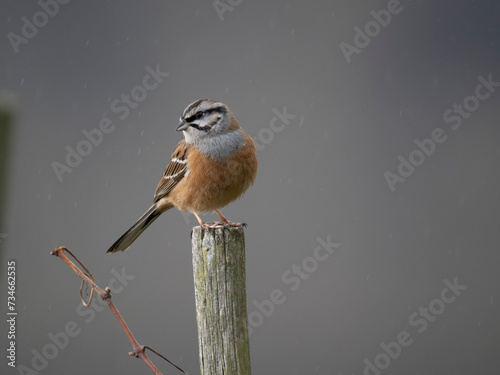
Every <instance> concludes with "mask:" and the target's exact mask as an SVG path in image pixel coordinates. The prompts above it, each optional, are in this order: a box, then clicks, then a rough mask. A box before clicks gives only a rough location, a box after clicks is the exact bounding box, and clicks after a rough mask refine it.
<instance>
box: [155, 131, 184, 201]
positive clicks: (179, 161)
mask: <svg viewBox="0 0 500 375" xmlns="http://www.w3.org/2000/svg"><path fill="white" fill-rule="evenodd" d="M188 152H189V148H188V146H187V145H186V142H184V139H182V140H181V141H180V142H179V143H178V144H177V146H176V147H175V150H174V152H173V153H172V157H171V158H170V161H169V162H168V164H167V167H166V168H165V172H163V176H162V178H161V179H160V182H158V186H157V187H156V191H155V198H154V202H155V203H156V202H158V201H159V200H160V199H161V198H163V197H164V196H166V195H168V193H170V192H171V191H172V189H173V188H174V187H175V186H176V185H177V184H178V183H179V181H180V180H182V179H183V178H184V176H185V175H186V174H187V172H188V168H187V154H188Z"/></svg>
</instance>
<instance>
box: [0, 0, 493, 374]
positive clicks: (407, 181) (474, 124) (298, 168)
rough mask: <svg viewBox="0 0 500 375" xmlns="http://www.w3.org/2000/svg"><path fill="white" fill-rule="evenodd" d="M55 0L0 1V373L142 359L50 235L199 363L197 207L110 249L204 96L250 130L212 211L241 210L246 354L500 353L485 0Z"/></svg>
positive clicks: (429, 358) (157, 343) (288, 358)
mask: <svg viewBox="0 0 500 375" xmlns="http://www.w3.org/2000/svg"><path fill="white" fill-rule="evenodd" d="M63 3H65V2H64V1H62V0H61V2H60V3H55V2H54V1H50V0H42V1H40V2H35V1H4V2H2V4H1V5H0V14H1V19H2V22H1V32H0V35H1V38H0V43H1V47H0V48H1V56H0V67H1V71H0V89H1V90H2V91H3V92H4V97H10V98H11V99H9V100H8V101H7V104H5V103H3V104H2V108H6V110H7V111H13V112H14V122H13V125H12V132H11V141H12V142H11V145H10V151H11V153H10V155H9V158H8V162H9V169H8V180H7V181H8V184H7V196H6V203H7V204H6V210H5V212H4V213H3V218H4V220H3V221H2V226H1V227H0V241H2V243H1V244H0V246H2V248H3V250H2V270H1V274H2V275H3V276H2V282H1V283H0V285H2V291H1V296H2V299H1V304H2V306H3V307H2V311H4V313H3V318H2V319H1V321H2V326H1V327H2V338H1V343H2V345H1V353H2V355H1V357H2V358H1V362H2V363H1V366H2V367H1V368H2V370H1V372H2V373H7V374H11V373H12V374H15V373H19V374H22V373H30V372H28V371H29V369H31V370H34V371H36V373H40V374H66V373H72V374H89V373H113V374H137V373H144V374H145V373H149V369H147V368H146V366H145V365H144V364H143V363H142V361H140V360H137V359H133V358H131V357H129V356H128V355H127V353H128V351H130V348H131V346H130V343H129V341H128V340H127V338H126V336H125V334H124V333H123V332H122V331H121V329H120V327H119V325H118V323H117V322H116V320H115V318H114V317H113V315H112V314H111V313H110V312H109V311H107V309H103V308H102V307H101V305H100V304H97V305H95V306H94V307H93V308H91V309H90V310H87V309H83V308H81V307H79V305H80V303H79V296H78V288H79V285H80V282H79V279H78V278H77V276H76V275H75V274H74V273H73V272H72V271H71V270H70V269H69V268H68V267H67V266H66V265H65V264H64V263H63V262H62V261H61V260H59V259H57V258H54V257H51V256H50V255H49V252H50V251H51V250H53V249H54V248H56V247H59V246H61V245H66V246H68V247H69V248H70V249H71V250H72V251H73V252H75V253H76V254H77V256H78V257H79V258H80V259H81V260H82V261H83V262H84V263H85V265H86V266H87V267H88V268H89V269H90V270H91V272H92V273H93V275H94V277H95V279H96V281H97V282H98V283H99V284H100V285H101V286H103V287H104V286H106V285H110V284H111V285H114V287H115V288H116V289H118V290H119V292H118V293H115V294H114V301H115V303H116V305H117V307H118V309H119V310H120V311H121V312H122V314H123V316H124V318H125V320H126V322H127V323H128V324H129V326H130V328H131V329H132V331H133V332H134V334H135V335H136V337H137V339H138V340H139V342H140V343H141V344H146V345H149V346H151V347H153V348H155V349H156V350H158V351H159V352H161V353H162V354H164V355H166V356H167V357H168V358H170V359H171V360H173V361H174V362H176V363H177V364H179V365H180V366H181V367H183V368H184V369H186V370H187V371H188V372H189V373H190V374H197V373H199V365H198V342H197V331H196V319H195V307H194V291H193V280H192V264H191V247H190V239H189V233H190V231H191V227H192V226H194V225H196V221H195V220H194V217H192V215H183V214H181V213H179V212H178V211H174V210H173V211H170V212H169V213H168V214H166V215H164V216H162V217H161V218H160V219H159V220H158V221H156V222H155V223H154V225H152V226H151V227H150V228H149V229H148V230H147V231H146V232H145V233H144V234H143V235H142V236H141V237H140V238H139V239H138V240H137V242H136V243H135V244H134V245H133V247H132V248H130V249H129V250H127V251H126V252H124V253H121V254H117V255H108V254H106V250H107V248H108V247H109V246H110V245H111V244H112V243H113V242H114V241H115V240H116V239H117V238H118V237H119V236H120V235H121V234H122V233H123V232H124V231H125V230H126V229H128V228H129V226H130V225H131V224H132V223H133V222H134V221H135V220H136V219H137V218H138V217H139V216H140V215H141V214H142V213H143V212H144V211H145V210H146V209H147V208H148V207H149V205H150V203H151V200H152V197H153V192H154V189H155V187H156V184H157V182H158V180H159V177H160V175H161V173H162V172H163V169H164V167H165V165H166V163H167V161H168V159H169V157H170V154H171V152H172V151H173V148H174V146H175V145H176V143H177V142H178V141H179V139H180V137H181V134H179V133H178V132H175V126H176V125H177V121H178V118H179V115H180V114H181V112H182V110H183V109H184V108H185V107H186V105H187V104H189V103H190V102H192V101H194V100H195V99H198V98H204V97H208V98H214V99H218V100H221V101H223V102H225V103H226V104H227V105H228V106H229V107H230V108H231V109H232V110H233V112H234V113H235V114H236V116H237V118H238V119H239V121H240V123H241V124H242V126H243V127H244V129H245V130H246V131H247V132H248V133H249V134H250V135H251V136H252V137H254V139H255V140H256V143H257V144H258V147H259V153H258V157H259V162H260V168H259V174H258V178H257V181H256V183H255V185H254V186H253V188H252V189H251V190H249V191H248V192H247V194H246V195H245V196H244V197H243V198H242V199H240V200H239V201H237V202H234V203H232V204H231V205H229V206H228V207H227V208H226V209H224V210H223V212H224V214H225V215H227V216H228V217H229V218H230V219H231V220H234V221H238V220H241V221H245V222H247V223H248V224H249V226H248V228H247V229H246V240H247V244H246V246H247V278H248V280H247V293H248V309H249V314H250V317H251V320H250V326H251V328H252V334H251V338H250V339H251V358H252V370H253V373H254V374H356V375H357V374H370V375H373V374H375V375H377V374H379V373H381V374H401V373H405V374H456V375H459V374H498V373H499V371H500V357H499V355H498V353H499V350H500V321H499V316H500V308H499V307H500V293H499V285H500V284H499V282H500V273H499V272H498V265H499V261H500V255H499V245H498V244H499V243H500V231H499V230H498V229H499V224H500V220H499V213H500V199H499V194H498V192H499V191H500V179H499V174H498V171H499V165H500V146H499V140H500V130H499V125H500V123H499V114H500V109H499V108H500V83H499V82H500V65H499V61H500V29H499V24H500V23H499V16H500V4H499V3H498V2H497V1H493V0H492V1H465V0H458V1H451V0H447V1H440V2H439V3H438V2H424V1H419V0H413V1H401V2H398V1H396V0H390V1H386V0H381V1H379V0H377V1H359V2H347V1H345V2H329V1H308V2H305V1H295V0H293V1H288V0H287V1H273V2H270V1H247V0H231V1H230V0H221V1H220V2H219V3H215V2H212V1H205V2H201V1H182V2H177V1H176V2H174V1H153V0H151V1H141V2H139V1H117V0H113V1H87V2H82V1H79V2H78V1H71V2H69V1H66V3H67V4H63ZM57 4H58V5H57ZM388 9H389V10H388ZM30 24H31V26H30ZM37 25H38V26H37ZM151 71H153V72H156V73H154V74H152V73H151ZM148 75H149V76H150V77H149V78H148ZM145 86H147V87H148V89H145V88H144V87H145ZM153 86H154V87H153ZM12 96H14V97H15V103H14V104H12V102H13V101H12ZM285 114H286V115H285ZM101 123H102V124H103V125H102V126H103V128H104V129H105V130H106V131H107V133H101V135H102V139H101V138H100V136H99V135H98V133H97V132H96V131H94V129H96V128H97V129H99V127H100V125H101ZM85 134H87V135H89V134H90V135H89V137H93V142H94V144H91V143H90V141H89V140H88V137H87V136H86V135H85ZM433 137H434V140H432V138H433ZM428 139H431V141H429V140H428ZM419 144H420V146H419ZM68 150H69V151H68ZM71 150H73V151H71ZM72 152H75V153H76V154H73V155H72V156H69V157H68V156H67V155H68V153H70V154H72ZM78 154H81V155H83V156H81V155H78ZM76 155H77V156H76ZM67 158H68V160H66V159H67ZM398 168H399V171H398ZM57 171H58V172H57ZM4 172H5V170H4V171H3V172H2V173H4ZM391 187H392V188H391ZM205 218H206V219H207V220H215V219H216V216H213V215H208V216H206V217H205ZM325 243H326V245H325ZM321 244H323V245H321ZM318 246H319V247H318ZM10 260H15V261H16V262H17V301H16V303H17V310H18V316H17V326H16V329H17V331H16V334H17V337H16V345H17V346H16V348H17V352H16V353H17V358H16V364H17V366H18V367H17V369H13V368H11V367H9V366H8V362H9V361H8V359H6V356H7V355H8V353H7V352H8V351H7V348H8V341H9V340H7V337H6V335H7V334H6V329H7V325H6V301H7V288H6V286H5V285H6V283H5V280H6V271H7V261H10ZM117 275H118V276H119V277H118V276H117ZM275 290H278V291H280V292H281V293H282V296H283V297H282V298H281V299H280V301H279V302H280V303H274V302H266V301H269V300H270V298H271V297H270V296H271V293H272V292H273V291H275ZM68 327H69V328H68ZM65 330H69V331H70V332H71V333H72V334H73V336H71V337H70V336H68V335H67V333H64V332H65ZM66 338H67V339H66ZM54 340H55V341H57V340H59V341H58V345H59V347H57V346H56V344H54ZM155 362H156V363H157V364H158V366H159V367H160V368H161V369H162V371H163V372H164V373H168V374H174V373H176V370H175V369H173V368H172V367H170V366H168V365H167V364H166V363H162V361H161V360H155ZM23 371H24V372H23Z"/></svg>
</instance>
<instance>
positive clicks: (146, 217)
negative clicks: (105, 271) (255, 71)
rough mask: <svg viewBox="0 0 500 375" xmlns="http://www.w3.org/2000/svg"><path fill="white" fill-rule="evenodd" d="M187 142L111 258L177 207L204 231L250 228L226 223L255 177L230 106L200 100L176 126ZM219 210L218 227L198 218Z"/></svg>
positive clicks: (249, 145)
mask: <svg viewBox="0 0 500 375" xmlns="http://www.w3.org/2000/svg"><path fill="white" fill-rule="evenodd" d="M176 130H177V131H182V133H183V138H182V139H181V140H180V141H179V143H178V144H177V146H176V147H175V149H174V152H173V153H172V156H171V158H170V161H169V162H168V164H167V166H166V168H165V171H164V172H163V175H162V177H161V178H160V181H159V183H158V186H157V187H156V191H155V194H154V200H153V204H152V205H151V207H150V208H149V209H148V210H147V211H146V212H145V213H144V214H143V215H142V216H141V217H140V218H139V219H138V220H137V222H136V223H135V224H134V225H133V226H132V227H131V228H130V229H129V230H128V231H126V232H125V233H124V234H123V235H122V236H121V237H120V238H118V239H117V240H116V241H115V243H113V245H111V247H110V248H109V249H108V251H107V252H108V253H116V252H118V251H124V250H126V249H128V248H129V247H130V245H132V243H133V242H134V241H135V240H136V239H137V237H139V235H140V234H141V233H142V232H143V231H144V230H145V229H146V228H147V227H148V226H149V225H151V223H152V222H153V221H155V220H156V219H157V218H158V217H159V216H160V215H161V214H162V213H164V212H165V211H168V210H170V209H171V208H173V207H176V208H177V209H179V210H181V211H189V212H191V213H193V214H194V216H195V217H196V219H197V220H198V222H199V224H200V225H201V226H202V227H204V228H220V227H223V228H230V227H241V226H246V224H245V223H233V222H231V221H229V220H228V219H226V218H225V217H224V216H223V215H222V213H221V212H220V209H221V208H223V207H225V206H227V205H228V204H229V203H230V202H232V201H234V200H236V199H238V198H239V197H241V196H242V195H243V194H244V193H245V191H246V190H247V189H248V188H249V187H250V186H252V185H253V183H254V181H255V178H256V176H257V167H258V161H257V150H256V147H255V144H254V142H253V140H252V138H251V137H250V136H249V135H248V134H247V133H246V132H245V131H244V130H243V128H242V127H241V126H240V124H239V123H238V120H237V119H236V117H235V115H234V114H233V112H231V110H230V109H229V107H228V106H227V105H225V104H224V103H222V102H220V101H216V100H211V99H198V100H196V101H194V102H193V103H191V104H189V105H188V106H187V107H186V109H184V111H183V112H182V115H181V117H180V122H179V124H178V125H177V127H176ZM211 211H215V213H216V214H217V215H218V216H219V217H220V219H221V221H220V222H215V223H210V224H209V223H205V222H204V221H203V220H202V219H201V217H200V213H207V212H211Z"/></svg>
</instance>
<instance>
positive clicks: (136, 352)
mask: <svg viewBox="0 0 500 375" xmlns="http://www.w3.org/2000/svg"><path fill="white" fill-rule="evenodd" d="M65 251H66V252H67V253H68V254H70V255H71V256H72V257H73V258H74V259H75V260H76V261H77V262H78V264H80V266H81V267H82V268H83V269H84V270H85V272H83V271H82V270H81V269H79V268H78V267H77V266H76V265H75V264H74V263H73V262H72V261H71V260H70V259H69V258H68V257H67V256H66V254H65V253H64V252H65ZM50 254H51V255H55V256H57V257H59V258H61V259H62V260H63V261H64V262H65V263H66V264H67V265H68V266H70V267H71V269H72V270H73V271H74V272H75V273H76V274H77V275H78V276H79V277H80V278H81V279H82V285H81V287H80V298H81V300H82V303H83V304H84V305H85V306H89V305H90V303H91V302H92V297H93V293H94V290H95V291H96V292H97V294H99V295H100V296H101V298H102V299H103V300H104V301H105V302H106V304H107V305H108V306H109V308H110V309H111V311H112V312H113V314H114V316H115V317H116V319H117V320H118V323H120V325H121V326H122V328H123V330H124V331H125V334H126V335H127V337H128V339H129V340H130V342H131V343H132V351H131V352H129V353H128V354H129V355H133V356H135V357H137V358H141V359H142V360H143V361H144V362H145V363H146V364H147V365H148V366H149V368H151V370H153V372H154V373H155V374H156V375H162V374H161V372H160V370H158V368H157V367H156V366H155V365H154V363H153V362H152V361H151V360H150V359H149V357H148V356H147V355H146V349H149V350H151V351H152V352H153V353H155V354H156V355H158V356H160V357H161V358H163V359H165V360H166V361H167V362H168V363H170V364H171V365H172V366H174V367H175V368H177V369H178V370H179V371H181V372H183V373H184V374H186V375H188V373H187V372H186V371H184V370H183V369H181V368H180V367H179V366H177V365H176V364H175V363H173V362H171V361H169V360H168V359H167V358H165V357H164V356H162V355H161V354H159V353H157V352H156V351H154V350H153V349H151V348H149V347H147V346H142V345H140V344H139V343H138V342H137V340H136V338H135V337H134V335H133V334H132V332H131V331H130V329H129V328H128V326H127V324H126V323H125V320H123V317H122V316H121V314H120V313H119V312H118V309H117V308H116V306H115V304H114V303H113V300H112V298H111V290H110V289H109V288H108V287H106V289H104V290H103V289H101V288H100V287H99V286H98V285H97V284H96V283H95V282H94V278H93V277H92V274H91V273H90V272H89V270H87V268H86V267H85V266H84V265H83V264H82V262H80V260H79V259H78V258H77V257H76V256H75V255H73V253H72V252H71V251H69V250H68V248H66V247H64V246H61V247H60V248H58V249H55V250H54V251H51V252H50ZM84 284H87V285H88V286H90V287H91V289H92V290H91V292H90V298H89V301H88V302H85V300H84V298H83V295H82V290H83V286H84Z"/></svg>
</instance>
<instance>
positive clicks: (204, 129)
mask: <svg viewBox="0 0 500 375" xmlns="http://www.w3.org/2000/svg"><path fill="white" fill-rule="evenodd" d="M189 126H191V127H192V128H195V129H197V130H199V131H202V132H207V131H208V130H209V128H202V127H201V126H200V125H198V124H189Z"/></svg>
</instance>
